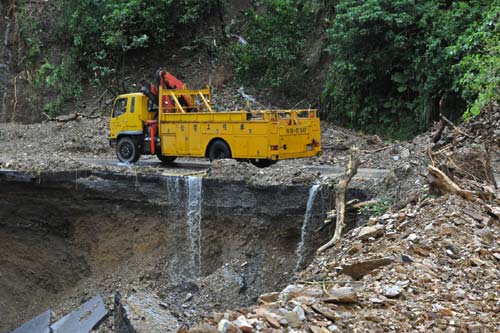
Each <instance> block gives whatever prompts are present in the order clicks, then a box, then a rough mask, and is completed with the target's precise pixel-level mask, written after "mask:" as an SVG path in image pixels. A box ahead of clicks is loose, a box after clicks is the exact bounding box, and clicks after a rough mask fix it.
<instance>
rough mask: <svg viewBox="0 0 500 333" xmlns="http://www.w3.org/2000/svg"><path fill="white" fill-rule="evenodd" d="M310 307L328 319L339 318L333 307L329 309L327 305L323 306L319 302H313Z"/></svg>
mask: <svg viewBox="0 0 500 333" xmlns="http://www.w3.org/2000/svg"><path fill="white" fill-rule="evenodd" d="M311 308H312V309H313V310H314V311H315V312H317V313H319V314H320V315H322V316H323V317H325V318H326V319H330V320H331V321H335V320H337V319H339V315H338V314H337V312H335V311H334V310H333V309H331V308H329V307H326V306H323V305H321V304H314V305H312V306H311Z"/></svg>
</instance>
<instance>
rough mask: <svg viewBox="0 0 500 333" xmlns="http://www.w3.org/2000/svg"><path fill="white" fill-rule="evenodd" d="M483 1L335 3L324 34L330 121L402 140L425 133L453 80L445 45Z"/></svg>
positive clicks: (453, 39)
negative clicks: (330, 57) (332, 19)
mask: <svg viewBox="0 0 500 333" xmlns="http://www.w3.org/2000/svg"><path fill="white" fill-rule="evenodd" d="M483 2H484V3H486V2H487V1H469V2H464V1H459V2H453V3H451V4H449V2H448V1H439V0H433V1H428V0H396V1H392V0H367V1H364V0H345V1H342V2H340V4H339V5H338V6H337V7H336V13H337V16H336V18H335V22H334V24H333V27H332V28H331V29H330V30H329V31H328V34H329V38H330V43H329V48H328V50H329V51H330V52H331V54H332V55H333V58H334V61H333V63H332V65H331V69H330V75H329V78H328V81H327V83H326V85H325V90H324V93H323V101H324V103H325V104H327V105H328V106H329V108H330V110H331V113H330V119H332V120H333V119H334V120H337V121H340V122H342V123H344V124H348V125H350V126H353V127H361V128H365V129H367V130H368V131H376V132H379V133H382V134H390V135H391V136H395V134H396V136H399V137H409V136H411V135H413V134H415V133H417V132H418V131H421V130H423V129H425V128H426V127H427V126H428V124H429V122H430V120H431V119H432V117H433V116H436V114H437V113H438V110H437V108H438V105H439V101H440V98H441V97H442V96H443V95H444V94H445V93H446V92H448V91H451V90H452V88H453V85H454V82H455V78H454V76H453V74H452V71H451V68H452V66H453V64H454V62H455V61H456V59H455V58H454V57H453V56H452V55H450V53H449V52H447V47H448V46H451V45H454V43H455V42H456V39H457V37H458V36H459V35H460V34H461V33H463V31H464V30H465V29H466V28H467V26H468V25H469V24H471V23H472V22H474V21H475V20H477V18H478V17H480V15H481V11H482V8H483V7H484V5H482V3H483ZM384 132H385V133H384Z"/></svg>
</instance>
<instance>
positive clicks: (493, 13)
mask: <svg viewBox="0 0 500 333" xmlns="http://www.w3.org/2000/svg"><path fill="white" fill-rule="evenodd" d="M499 45H500V7H499V6H498V4H497V3H495V2H494V3H492V4H491V7H490V9H489V10H488V11H485V14H484V17H483V19H482V20H481V21H478V22H476V23H474V24H472V25H471V26H470V28H469V29H467V31H466V32H465V33H464V34H463V35H462V36H460V37H459V39H458V41H457V43H456V45H454V46H452V47H450V50H449V51H450V53H453V54H457V55H461V56H462V58H461V61H460V62H459V63H458V64H457V65H455V67H454V69H455V71H456V75H457V76H458V77H459V78H460V79H459V82H458V84H459V86H458V87H457V90H460V91H461V93H462V96H463V98H464V99H465V100H466V101H467V102H468V103H469V108H468V110H467V112H466V113H465V114H464V116H465V118H468V117H470V116H476V115H478V114H479V113H480V112H481V110H482V109H483V108H484V107H486V106H487V105H488V104H489V103H490V102H492V101H498V100H500V46H499Z"/></svg>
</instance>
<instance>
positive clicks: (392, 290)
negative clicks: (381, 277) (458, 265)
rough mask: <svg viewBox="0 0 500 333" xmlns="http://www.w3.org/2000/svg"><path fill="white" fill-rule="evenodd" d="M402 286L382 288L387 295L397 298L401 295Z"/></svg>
mask: <svg viewBox="0 0 500 333" xmlns="http://www.w3.org/2000/svg"><path fill="white" fill-rule="evenodd" d="M401 291H402V289H401V287H400V286H397V285H390V286H384V287H383V288H382V293H383V294H384V296H385V297H389V298H396V297H398V296H399V295H401Z"/></svg>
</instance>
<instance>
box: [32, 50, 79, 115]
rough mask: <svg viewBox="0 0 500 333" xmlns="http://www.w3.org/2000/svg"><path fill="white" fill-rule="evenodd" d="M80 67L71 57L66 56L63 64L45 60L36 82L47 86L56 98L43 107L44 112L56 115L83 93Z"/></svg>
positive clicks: (40, 86)
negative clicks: (54, 63)
mask: <svg viewBox="0 0 500 333" xmlns="http://www.w3.org/2000/svg"><path fill="white" fill-rule="evenodd" d="M78 73H79V69H78V66H77V65H76V63H75V62H74V61H73V59H72V58H71V57H65V58H64V59H63V60H62V62H61V64H59V65H53V64H51V63H49V62H45V63H44V64H43V65H42V66H41V67H40V70H39V71H38V74H37V77H36V79H35V84H36V86H37V87H39V88H46V89H47V90H48V91H49V92H50V95H52V96H55V99H54V100H52V101H50V102H48V103H47V104H45V105H44V107H43V112H45V113H47V114H48V115H49V116H51V117H54V116H57V115H59V114H61V113H63V112H64V107H65V106H66V104H67V103H68V102H70V101H73V100H75V99H76V98H78V97H79V96H80V94H81V93H82V86H81V76H80V75H79V74H78Z"/></svg>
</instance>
